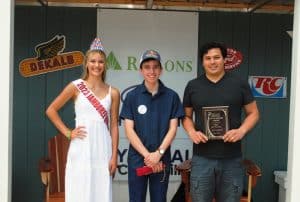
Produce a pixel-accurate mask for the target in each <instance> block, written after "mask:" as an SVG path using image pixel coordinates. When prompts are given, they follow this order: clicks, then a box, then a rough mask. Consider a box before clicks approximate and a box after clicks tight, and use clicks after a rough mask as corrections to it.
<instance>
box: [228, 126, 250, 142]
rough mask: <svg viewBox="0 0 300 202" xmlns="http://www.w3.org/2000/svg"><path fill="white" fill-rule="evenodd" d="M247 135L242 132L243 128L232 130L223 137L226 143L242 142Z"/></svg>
mask: <svg viewBox="0 0 300 202" xmlns="http://www.w3.org/2000/svg"><path fill="white" fill-rule="evenodd" d="M245 134H246V131H244V130H242V129H241V128H238V129H232V130H229V131H227V132H226V133H225V135H224V136H223V140H224V142H237V141H239V140H241V139H242V138H243V137H244V136H245Z"/></svg>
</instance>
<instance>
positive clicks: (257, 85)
mask: <svg viewBox="0 0 300 202" xmlns="http://www.w3.org/2000/svg"><path fill="white" fill-rule="evenodd" d="M249 85H250V87H251V90H252V93H253V95H254V97H267V98H286V86H287V81H286V77H273V76H249Z"/></svg>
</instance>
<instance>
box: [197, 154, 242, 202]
mask: <svg viewBox="0 0 300 202" xmlns="http://www.w3.org/2000/svg"><path fill="white" fill-rule="evenodd" d="M243 177H244V168H243V166H242V158H240V157H238V158H224V159H222V158H220V159H216V158H205V157H201V156H197V155H194V156H193V158H192V169H191V196H192V201H194V202H211V201H212V199H213V198H214V197H215V199H216V200H217V202H239V201H240V197H241V195H242V191H243Z"/></svg>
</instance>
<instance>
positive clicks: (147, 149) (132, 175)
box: [120, 50, 184, 202]
mask: <svg viewBox="0 0 300 202" xmlns="http://www.w3.org/2000/svg"><path fill="white" fill-rule="evenodd" d="M140 73H141V74H142V76H143V78H144V81H143V83H142V84H140V85H138V86H137V87H136V88H135V89H134V90H132V91H130V92H129V93H128V94H127V96H126V99H125V101H124V103H123V107H122V110H121V114H120V117H121V118H122V119H124V127H125V133H126V136H127V138H128V140H129V142H130V146H129V151H128V185H129V198H130V202H144V201H145V200H146V193H147V186H148V184H149V191H150V199H151V201H152V202H166V194H167V189H168V182H169V174H170V161H171V153H170V145H171V143H172V141H173V139H174V137H175V135H176V130H177V127H178V119H179V118H181V117H183V116H184V111H183V107H182V104H181V102H180V98H179V96H178V94H177V93H176V92H175V91H173V90H171V89H169V88H167V87H166V86H165V85H164V84H163V83H162V82H161V81H160V80H159V77H160V75H161V73H162V66H161V58H160V55H159V53H158V52H157V51H154V50H147V51H146V52H145V53H144V54H143V55H142V57H141V60H140ZM143 166H148V167H150V168H152V170H153V173H152V174H149V175H144V176H137V174H136V169H137V168H140V167H143Z"/></svg>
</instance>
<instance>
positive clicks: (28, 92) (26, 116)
mask: <svg viewBox="0 0 300 202" xmlns="http://www.w3.org/2000/svg"><path fill="white" fill-rule="evenodd" d="M96 21H97V19H96V9H94V8H93V9H91V8H57V7H48V8H44V7H19V6H17V7H16V8H15V45H14V52H15V56H14V57H15V60H14V103H13V104H14V105H13V106H14V107H13V179H12V201H13V202H41V201H42V200H43V187H42V184H41V180H40V176H39V172H38V161H39V159H40V158H41V157H43V156H45V155H46V154H47V141H48V139H49V138H50V137H51V136H53V135H55V134H56V133H57V131H56V130H55V129H54V127H53V125H52V124H51V123H50V122H49V121H48V119H47V118H46V116H45V110H46V107H47V106H48V105H49V103H50V102H51V101H52V100H53V99H54V98H55V97H56V96H57V95H58V93H59V92H60V91H61V90H62V89H63V87H64V86H65V85H66V84H67V83H69V82H70V81H72V80H74V79H75V78H78V77H79V76H80V74H81V67H75V68H72V69H68V70H64V71H57V72H52V73H48V74H44V75H40V76H33V77H28V78H24V77H22V76H21V75H20V73H19V70H18V65H19V63H20V61H21V60H23V59H25V58H32V57H35V56H36V55H35V51H34V47H35V46H36V45H37V44H39V43H41V42H45V41H48V40H50V39H51V38H53V37H54V36H55V35H56V34H63V35H65V36H66V48H65V51H64V52H69V51H75V50H79V51H83V52H84V51H86V50H87V49H88V48H89V44H90V42H91V40H92V39H94V38H95V37H96ZM72 111H73V109H72V106H71V104H68V105H67V106H66V107H65V108H63V110H62V112H61V114H62V117H63V119H64V120H66V121H68V120H73V117H74V115H72V114H73V112H72ZM67 115H68V116H67ZM68 124H69V125H70V126H72V125H73V124H74V123H73V122H72V121H69V123H68Z"/></svg>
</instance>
